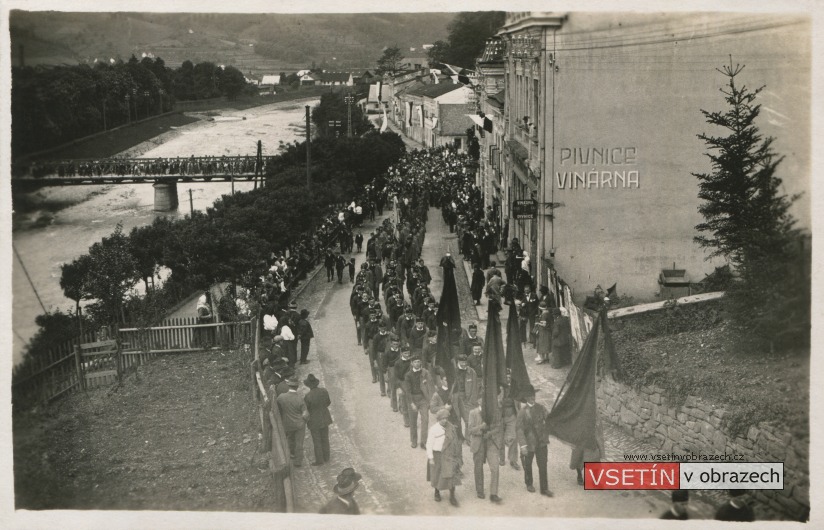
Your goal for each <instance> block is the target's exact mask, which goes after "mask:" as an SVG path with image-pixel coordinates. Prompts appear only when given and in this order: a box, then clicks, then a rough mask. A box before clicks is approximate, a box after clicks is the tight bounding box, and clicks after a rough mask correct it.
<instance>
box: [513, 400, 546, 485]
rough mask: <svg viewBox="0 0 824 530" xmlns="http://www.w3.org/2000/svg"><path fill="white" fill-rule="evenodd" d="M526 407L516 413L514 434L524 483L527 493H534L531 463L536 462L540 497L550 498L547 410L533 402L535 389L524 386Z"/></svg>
mask: <svg viewBox="0 0 824 530" xmlns="http://www.w3.org/2000/svg"><path fill="white" fill-rule="evenodd" d="M522 394H523V396H524V400H525V401H526V406H525V407H523V408H522V409H521V410H520V411H519V412H518V417H517V419H516V420H515V433H516V436H517V438H518V445H519V446H520V449H521V464H523V466H524V482H525V483H526V489H527V491H529V492H534V491H535V486H533V485H532V461H533V459H535V460H537V462H538V478H539V481H540V486H541V495H546V496H547V497H552V492H551V491H550V490H549V479H548V478H547V455H548V445H549V431H548V429H547V425H546V417H547V414H548V413H547V410H546V409H545V408H544V406H543V405H541V404H540V403H536V402H535V387H533V386H532V385H524V389H523V392H522Z"/></svg>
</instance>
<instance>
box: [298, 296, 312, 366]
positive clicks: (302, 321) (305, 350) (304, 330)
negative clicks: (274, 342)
mask: <svg viewBox="0 0 824 530" xmlns="http://www.w3.org/2000/svg"><path fill="white" fill-rule="evenodd" d="M297 328H298V329H297V336H298V339H300V364H309V360H308V359H307V357H309V343H310V342H311V341H312V338H314V336H315V332H314V331H313V330H312V324H310V323H309V310H307V309H303V310H301V312H300V318H299V319H298V324H297Z"/></svg>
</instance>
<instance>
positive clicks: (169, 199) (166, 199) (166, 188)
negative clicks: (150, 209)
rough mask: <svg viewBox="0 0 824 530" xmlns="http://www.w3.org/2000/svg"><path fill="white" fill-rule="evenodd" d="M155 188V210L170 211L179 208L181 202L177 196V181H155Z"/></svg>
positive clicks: (153, 185)
mask: <svg viewBox="0 0 824 530" xmlns="http://www.w3.org/2000/svg"><path fill="white" fill-rule="evenodd" d="M152 187H153V188H154V211H156V212H169V211H172V210H177V206H178V204H179V201H178V198H177V181H173V182H155V183H154V184H152Z"/></svg>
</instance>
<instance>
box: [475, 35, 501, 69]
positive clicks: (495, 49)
mask: <svg viewBox="0 0 824 530" xmlns="http://www.w3.org/2000/svg"><path fill="white" fill-rule="evenodd" d="M503 60H504V42H503V40H502V39H501V38H500V37H492V38H491V39H487V41H486V46H485V47H484V52H483V53H482V54H481V56H480V57H479V58H478V62H479V63H499V62H503Z"/></svg>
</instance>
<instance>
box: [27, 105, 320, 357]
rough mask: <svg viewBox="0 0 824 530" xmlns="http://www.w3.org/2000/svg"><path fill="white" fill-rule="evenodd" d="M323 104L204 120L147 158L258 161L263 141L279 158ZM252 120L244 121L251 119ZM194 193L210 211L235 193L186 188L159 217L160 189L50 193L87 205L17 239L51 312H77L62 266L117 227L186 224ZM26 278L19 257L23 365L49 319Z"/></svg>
mask: <svg viewBox="0 0 824 530" xmlns="http://www.w3.org/2000/svg"><path fill="white" fill-rule="evenodd" d="M318 101H319V100H317V99H312V100H298V101H288V102H281V103H274V104H271V105H265V106H262V107H256V108H251V109H245V110H240V111H236V110H232V109H229V110H224V111H221V112H220V116H214V119H213V120H212V121H205V120H204V121H199V122H196V123H193V124H191V125H187V126H185V127H181V128H180V129H178V130H176V131H174V132H173V133H171V134H168V135H165V136H164V137H163V141H162V143H160V142H159V141H155V142H154V143H152V144H151V147H150V148H149V149H148V150H144V149H145V148H144V149H141V150H143V154H141V155H140V156H141V157H145V158H155V157H176V156H180V157H188V156H191V155H194V156H221V155H227V156H228V155H247V154H248V155H254V154H255V152H256V149H257V141H258V140H261V141H262V143H263V154H264V155H271V154H277V152H278V150H279V145H280V142H284V143H291V142H293V141H295V140H299V139H303V137H304V135H305V108H304V107H305V105H311V106H315V105H317V103H318ZM244 118H245V119H244ZM252 187H253V183H252V182H247V181H242V182H235V191H236V192H237V191H247V190H250V189H252ZM189 190H192V201H191V203H192V207H193V208H194V209H195V210H200V211H202V210H205V209H206V208H207V207H209V206H211V205H212V204H213V203H214V201H215V200H216V199H219V198H220V197H221V196H222V195H224V194H228V193H231V191H232V184H231V182H209V183H206V182H180V183H178V196H179V199H180V209H179V210H178V211H176V212H155V211H153V210H152V207H153V204H154V188H153V187H152V186H151V184H149V183H146V184H117V185H105V186H76V187H72V188H54V189H51V190H48V192H47V193H49V194H50V195H51V196H61V195H62V196H65V197H69V198H68V199H67V200H74V198H75V197H78V196H82V197H83V198H84V199H85V200H82V202H78V203H77V204H74V205H72V206H69V207H67V208H65V209H62V210H60V211H58V212H57V213H55V214H54V218H53V221H52V222H51V223H50V224H49V225H48V226H45V227H41V228H25V229H19V230H16V231H15V232H14V233H13V234H12V240H13V242H14V247H15V249H16V250H17V252H18V253H19V254H20V258H21V260H22V262H23V264H24V266H25V269H26V271H28V274H29V276H30V277H31V281H32V283H33V284H34V289H36V290H37V294H39V296H40V299H41V300H42V302H43V305H44V306H45V307H46V309H48V310H50V311H51V310H53V309H64V310H66V309H69V310H73V309H74V302H73V301H72V300H70V299H68V298H66V297H65V296H63V291H62V290H61V288H60V266H61V265H62V264H63V263H68V262H71V261H72V260H74V259H76V258H77V257H78V256H80V255H82V254H84V253H85V252H86V251H87V250H88V248H89V247H90V246H91V245H92V244H93V243H95V242H97V241H100V239H101V238H103V237H105V236H107V235H109V234H111V233H112V231H113V230H114V228H115V226H116V225H117V223H122V224H123V231H124V232H126V233H128V232H129V231H130V230H131V229H132V228H134V227H136V226H143V225H148V224H151V223H152V221H153V220H154V219H155V218H156V217H158V216H171V217H173V218H179V217H182V216H184V215H186V214H188V213H189V209H190V203H189ZM34 289H33V288H32V286H31V284H30V283H29V281H28V280H27V278H26V274H25V272H24V271H23V267H21V264H20V261H18V259H17V258H16V257H15V256H13V257H12V295H13V301H12V328H13V337H14V344H13V357H12V358H13V363H14V364H17V363H19V362H20V361H21V360H22V352H23V348H24V346H25V344H26V342H28V340H29V339H30V338H31V337H32V336H33V335H34V334H35V333H36V332H37V329H38V328H37V325H36V324H35V322H34V319H35V317H36V316H37V315H39V314H41V313H43V310H42V308H41V306H40V303H39V302H38V300H37V296H36V295H35V291H34Z"/></svg>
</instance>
